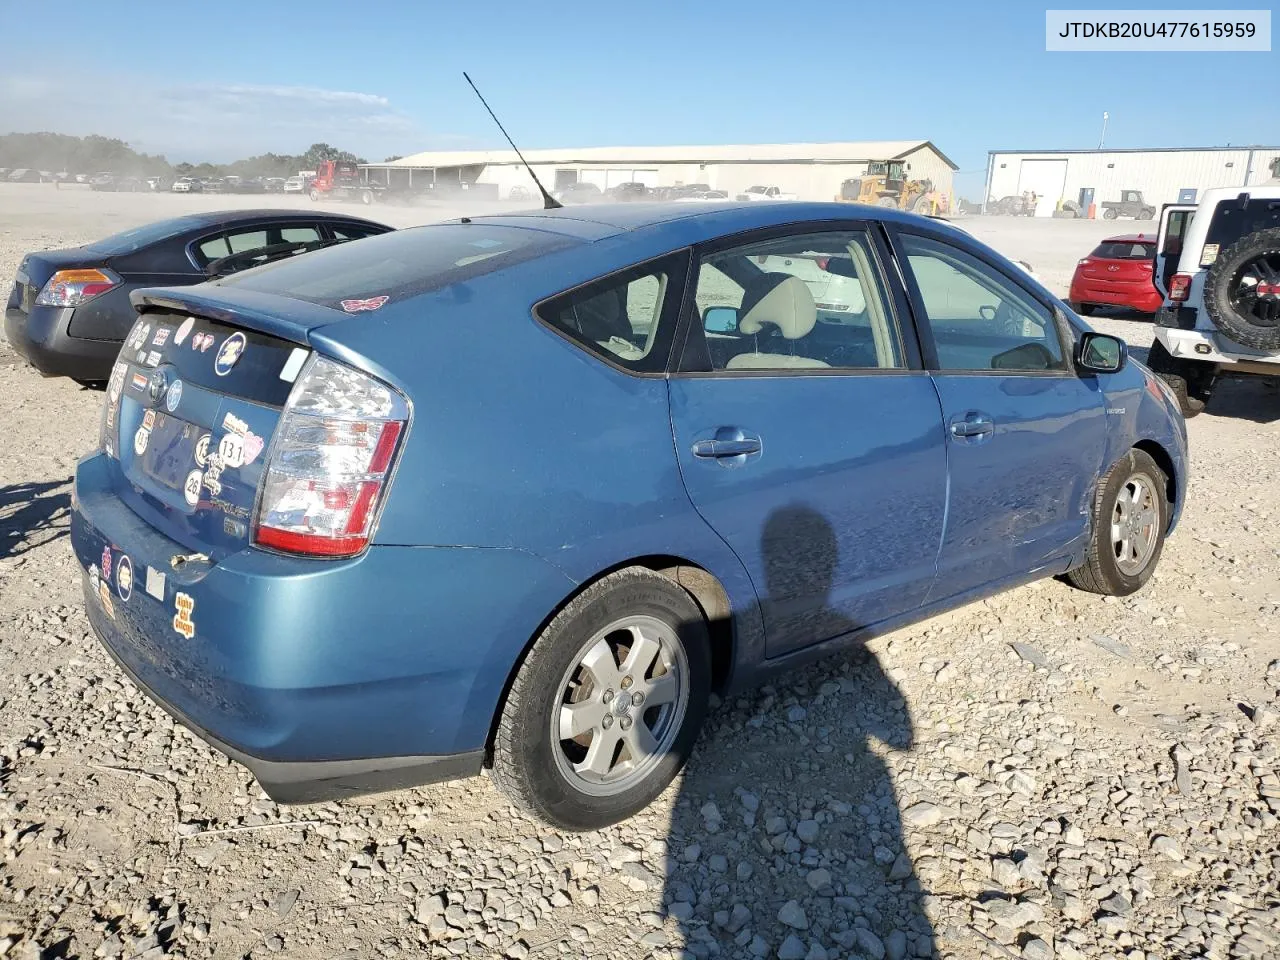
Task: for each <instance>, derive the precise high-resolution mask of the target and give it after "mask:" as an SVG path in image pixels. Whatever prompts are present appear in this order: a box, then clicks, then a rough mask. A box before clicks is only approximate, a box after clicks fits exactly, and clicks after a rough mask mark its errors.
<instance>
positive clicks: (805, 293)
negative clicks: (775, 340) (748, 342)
mask: <svg viewBox="0 0 1280 960" xmlns="http://www.w3.org/2000/svg"><path fill="white" fill-rule="evenodd" d="M763 279H764V280H765V281H767V282H768V283H769V284H770V286H769V287H767V288H765V291H764V292H763V293H762V294H760V295H759V296H758V299H755V302H754V304H752V305H751V306H747V304H748V303H749V302H750V301H751V300H752V299H753V298H752V296H751V294H754V293H756V291H755V289H754V288H753V289H752V290H750V291H748V295H747V296H744V297H743V298H742V299H743V307H744V308H745V311H746V312H745V313H744V314H743V316H742V319H741V320H739V321H738V329H739V330H740V331H741V332H742V333H746V334H756V333H759V332H760V331H761V330H762V329H763V328H764V326H765V324H769V323H771V324H773V325H774V326H775V327H777V328H778V329H779V330H781V331H782V335H783V336H784V337H785V338H786V339H788V340H799V339H800V338H801V337H803V336H805V335H806V334H808V333H809V331H810V330H812V329H813V327H814V325H815V324H816V323H817V322H818V310H817V308H816V307H815V306H814V304H813V294H812V293H810V292H809V285H808V284H807V283H805V282H804V281H803V280H801V279H800V278H799V277H793V276H791V275H790V274H776V273H770V274H766V275H765V277H764V278H763Z"/></svg>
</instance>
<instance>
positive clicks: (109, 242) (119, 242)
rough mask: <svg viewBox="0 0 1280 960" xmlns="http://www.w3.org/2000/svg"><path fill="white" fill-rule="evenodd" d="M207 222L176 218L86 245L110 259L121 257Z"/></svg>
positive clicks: (200, 219) (115, 234) (196, 219)
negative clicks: (123, 254)
mask: <svg viewBox="0 0 1280 960" xmlns="http://www.w3.org/2000/svg"><path fill="white" fill-rule="evenodd" d="M205 222H206V221H205V219H204V218H203V217H174V218H173V219H172V220H159V221H157V222H156V223H148V224H147V225H146V226H145V227H135V228H134V229H132V230H125V231H124V232H123V233H113V234H112V235H111V236H109V237H107V238H105V239H103V240H96V241H94V242H93V243H88V244H85V249H86V250H92V251H93V252H94V253H102V254H105V255H107V256H109V257H115V256H119V255H120V254H122V253H133V252H134V251H135V250H141V249H142V248H143V247H148V246H150V245H151V244H153V243H155V242H156V241H158V240H165V239H167V238H169V237H172V236H174V235H175V234H179V233H182V232H183V231H185V230H191V229H193V228H195V227H198V226H200V224H202V223H205Z"/></svg>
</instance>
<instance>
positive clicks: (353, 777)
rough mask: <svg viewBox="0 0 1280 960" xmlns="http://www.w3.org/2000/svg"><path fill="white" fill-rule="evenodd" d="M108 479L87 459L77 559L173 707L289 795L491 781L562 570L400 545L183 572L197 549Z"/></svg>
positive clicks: (244, 559) (247, 553) (97, 615)
mask: <svg viewBox="0 0 1280 960" xmlns="http://www.w3.org/2000/svg"><path fill="white" fill-rule="evenodd" d="M113 469H114V462H113V461H111V460H109V458H107V457H106V456H105V455H104V454H101V453H97V454H93V455H90V456H89V457H86V458H85V459H84V460H82V461H81V462H80V464H79V466H78V467H77V470H76V485H75V493H76V499H75V505H74V507H73V511H72V521H71V543H72V549H73V551H74V553H75V556H76V560H77V562H78V563H79V565H80V569H81V573H82V576H83V578H84V581H85V603H86V608H87V612H88V616H89V622H90V623H91V624H92V626H93V629H94V632H95V633H96V634H97V635H98V637H99V639H100V640H101V641H102V643H103V645H104V646H105V647H106V648H107V650H108V651H109V652H110V653H111V655H112V656H113V657H114V658H115V659H116V661H117V662H118V663H120V665H121V667H122V668H123V669H124V670H125V671H126V672H127V673H128V674H129V676H130V677H131V678H133V680H134V681H135V683H137V684H138V686H139V687H140V688H141V689H143V690H144V691H145V692H146V693H147V694H148V695H149V696H150V697H151V698H152V699H154V700H155V701H156V702H157V703H158V704H160V705H161V706H162V707H163V708H164V709H165V710H167V711H168V712H169V713H171V714H173V716H174V717H175V718H177V719H178V720H179V721H180V722H181V723H183V724H184V725H186V726H187V727H189V728H190V729H191V730H192V731H193V732H195V733H196V734H197V735H198V736H200V737H202V738H203V739H205V740H206V741H208V742H209V743H210V744H211V745H213V746H214V747H215V748H216V749H217V750H219V751H220V752H222V753H224V754H226V755H227V756H228V757H230V758H231V759H233V760H236V761H237V762H239V763H242V764H243V765H244V766H246V767H248V768H249V770H251V771H252V772H253V773H254V775H255V776H257V777H258V779H259V781H260V782H261V783H262V786H263V788H264V789H265V790H266V791H267V792H268V793H269V794H270V795H271V796H272V797H273V798H275V799H277V800H280V801H282V802H289V801H294V802H298V801H303V800H307V801H310V800H316V799H321V798H333V797H342V796H350V795H352V794H355V793H362V792H369V791H375V790H383V789H392V788H398V787H403V786H408V785H411V784H418V783H426V782H431V781H437V780H442V779H451V778H454V777H459V776H467V775H472V774H475V773H478V772H479V770H480V767H481V763H482V759H483V756H484V751H485V748H486V746H487V743H488V737H489V731H490V730H491V728H492V723H493V720H494V716H495V714H496V712H497V710H498V709H499V707H500V704H501V700H502V695H503V692H504V690H505V688H506V684H507V682H508V680H509V678H510V676H511V673H512V670H513V669H514V667H515V665H516V663H517V662H518V660H519V657H520V655H521V653H522V652H523V650H524V648H525V646H526V645H527V643H528V642H529V640H530V638H531V637H532V636H533V635H534V634H535V633H536V632H537V629H538V626H539V624H540V623H541V622H542V620H543V618H544V617H545V616H546V615H547V613H548V612H549V611H550V610H552V609H554V608H555V606H556V605H557V604H558V603H559V602H560V601H561V600H562V599H563V597H564V596H565V595H566V594H567V593H568V592H569V591H570V590H571V588H572V582H571V581H569V580H568V578H567V577H565V576H564V575H563V574H562V573H560V572H559V571H558V570H557V569H555V568H554V567H552V566H551V565H549V564H547V563H546V562H545V561H543V560H540V559H538V558H536V557H533V556H532V555H530V554H527V553H524V552H521V551H517V550H502V549H465V548H413V547H399V546H374V547H372V548H370V549H369V550H368V551H367V552H366V553H365V554H363V555H362V556H360V557H357V558H354V559H350V560H337V561H323V560H304V559H300V558H293V557H285V556H280V555H277V554H273V553H268V552H266V551H263V550H258V549H254V548H249V549H245V550H243V551H240V552H239V553H235V554H232V555H230V556H228V557H226V558H224V559H223V560H221V561H220V562H218V563H208V562H201V561H195V562H189V563H186V564H184V565H180V567H179V568H178V569H174V568H173V566H172V564H171V559H172V558H173V557H175V556H179V555H186V554H189V553H190V552H191V548H190V546H189V545H186V546H184V545H183V544H180V543H178V542H176V541H173V540H171V539H169V538H168V537H166V536H164V535H163V534H161V533H160V532H159V531H157V530H156V529H155V528H154V527H152V526H150V525H149V524H147V523H146V522H144V521H143V520H142V519H141V518H139V517H138V516H137V514H135V513H134V512H133V511H132V510H131V509H130V508H129V507H128V506H127V505H126V504H125V503H123V502H122V501H121V500H120V499H118V498H117V497H116V496H115V494H114V493H113V492H112V486H111V477H112V476H113ZM107 551H109V552H110V557H111V566H112V569H111V575H110V577H108V578H106V579H103V578H101V576H100V571H101V570H102V568H103V566H104V563H103V558H104V555H105V554H106V552H107ZM124 557H127V558H128V567H129V568H130V569H131V570H132V587H131V589H126V590H124V591H122V590H121V588H120V584H119V570H120V569H121V562H122V558H124ZM90 571H92V572H90ZM161 577H163V582H161ZM95 582H96V583H97V585H98V586H97V589H95V587H94V583H95ZM103 592H105V594H106V600H105V601H104V599H103V597H102V595H101V594H102V593H103ZM179 594H182V595H183V598H184V599H183V603H182V606H184V607H187V609H188V610H189V615H188V616H187V617H186V619H185V620H181V619H180V618H179ZM187 601H190V605H189V606H188V605H187ZM179 625H181V626H182V627H184V628H186V627H188V626H190V627H191V629H189V630H186V629H184V630H183V631H182V632H180V631H179V629H178V627H179ZM186 633H190V636H187V635H186Z"/></svg>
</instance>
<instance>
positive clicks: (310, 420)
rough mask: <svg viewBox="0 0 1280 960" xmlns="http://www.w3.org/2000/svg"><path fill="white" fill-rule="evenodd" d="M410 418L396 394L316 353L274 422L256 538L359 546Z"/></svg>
mask: <svg viewBox="0 0 1280 960" xmlns="http://www.w3.org/2000/svg"><path fill="white" fill-rule="evenodd" d="M408 423H409V405H408V402H407V401H406V400H405V398H404V397H403V396H401V395H400V394H399V393H398V392H396V391H395V390H393V389H392V388H391V387H389V386H387V385H386V384H384V383H382V382H380V381H378V380H375V379H374V378H373V377H370V376H368V375H367V374H364V373H361V372H360V371H359V370H353V369H352V368H351V367H348V366H345V365H344V364H341V363H338V362H337V361H334V360H330V359H328V358H327V357H321V356H318V355H313V356H312V358H311V359H310V360H309V361H307V365H306V366H305V367H304V368H303V371H302V373H301V375H300V376H299V377H298V382H297V383H296V384H295V385H294V388H293V391H292V393H290V395H289V400H288V402H287V403H286V404H285V408H284V412H283V414H282V415H281V417H280V423H279V425H278V426H277V427H276V433H275V438H274V439H273V441H272V446H271V454H270V457H269V459H268V461H267V465H266V479H265V480H264V482H263V488H262V499H261V501H260V502H259V506H258V517H257V524H256V526H255V528H254V542H255V543H257V544H259V545H260V546H264V547H270V548H271V549H273V550H281V551H284V552H286V553H297V554H302V555H305V556H313V557H349V556H352V555H353V554H357V553H359V552H360V551H362V550H363V549H364V548H365V547H366V546H368V543H369V538H370V537H371V536H372V535H373V529H374V525H375V522H376V520H377V516H378V511H379V509H380V507H381V505H382V502H383V500H384V499H385V495H386V487H387V481H388V477H389V476H390V473H391V468H392V465H393V464H394V463H395V458H396V454H397V452H398V451H399V446H400V441H401V439H402V438H403V436H404V432H405V429H406V427H407V426H408Z"/></svg>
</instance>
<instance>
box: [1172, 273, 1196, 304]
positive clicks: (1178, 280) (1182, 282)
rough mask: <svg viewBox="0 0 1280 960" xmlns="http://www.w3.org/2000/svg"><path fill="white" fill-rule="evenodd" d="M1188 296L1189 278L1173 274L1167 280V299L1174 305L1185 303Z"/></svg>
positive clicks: (1180, 274) (1189, 293) (1184, 275)
mask: <svg viewBox="0 0 1280 960" xmlns="http://www.w3.org/2000/svg"><path fill="white" fill-rule="evenodd" d="M1189 296H1191V276H1190V275H1189V274H1185V273H1175V274H1174V275H1173V277H1172V278H1171V279H1170V280H1169V299H1170V300H1172V301H1173V302H1174V303H1186V301H1187V297H1189Z"/></svg>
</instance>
